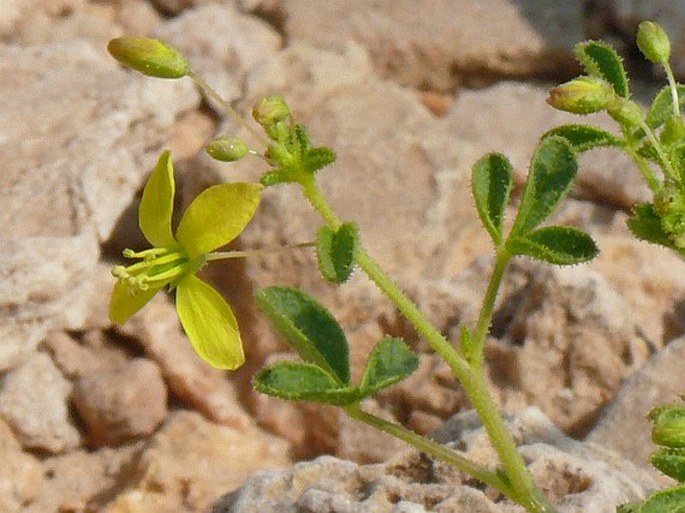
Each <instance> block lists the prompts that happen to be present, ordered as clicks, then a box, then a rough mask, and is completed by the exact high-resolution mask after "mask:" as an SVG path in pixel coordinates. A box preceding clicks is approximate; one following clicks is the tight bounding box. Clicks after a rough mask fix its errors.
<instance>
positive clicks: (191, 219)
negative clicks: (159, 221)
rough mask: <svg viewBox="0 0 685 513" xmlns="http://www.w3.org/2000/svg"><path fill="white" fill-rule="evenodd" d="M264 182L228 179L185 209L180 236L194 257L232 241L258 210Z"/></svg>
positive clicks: (177, 236) (186, 248) (180, 241)
mask: <svg viewBox="0 0 685 513" xmlns="http://www.w3.org/2000/svg"><path fill="white" fill-rule="evenodd" d="M261 195H262V186H261V185H259V184H255V183H225V184H220V185H214V186H212V187H209V188H207V189H205V190H204V191H202V192H201V193H200V194H199V195H198V196H197V197H196V198H195V199H194V200H193V201H192V202H191V203H190V205H188V208H187V209H186V211H185V212H184V213H183V217H182V218H181V221H180V223H179V224H178V229H177V230H176V240H177V241H178V243H179V244H180V245H181V247H183V249H184V250H185V251H186V253H187V254H188V257H189V258H190V259H193V258H195V257H198V256H200V255H203V254H205V253H209V252H210V251H214V250H215V249H217V248H219V247H221V246H223V245H225V244H228V243H229V242H231V241H232V240H233V239H235V238H236V237H237V236H238V235H239V234H240V232H242V231H243V230H244V229H245V226H247V223H249V222H250V220H251V219H252V216H253V215H254V213H255V211H256V210H257V206H258V205H259V200H260V199H261Z"/></svg>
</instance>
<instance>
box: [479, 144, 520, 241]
mask: <svg viewBox="0 0 685 513" xmlns="http://www.w3.org/2000/svg"><path fill="white" fill-rule="evenodd" d="M513 181H514V180H513V177H512V170H511V164H510V163H509V160H507V158H506V157H505V156H504V155H500V154H499V153H491V154H489V155H486V156H485V157H483V158H481V159H480V160H479V161H478V162H476V163H475V164H474V166H473V171H472V174H471V191H472V193H473V199H474V200H475V204H476V210H477V211H478V215H479V216H480V219H481V221H482V223H483V226H485V229H486V230H487V232H488V233H489V234H490V237H491V238H492V241H493V242H494V243H495V245H496V246H499V245H500V244H501V243H502V226H503V222H504V210H505V208H506V206H507V204H508V203H509V195H510V194H511V187H512V184H513Z"/></svg>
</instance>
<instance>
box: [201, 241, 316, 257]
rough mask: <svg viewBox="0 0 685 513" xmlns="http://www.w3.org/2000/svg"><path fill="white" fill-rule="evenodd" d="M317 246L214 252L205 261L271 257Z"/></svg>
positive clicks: (307, 243)
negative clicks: (289, 250) (280, 252)
mask: <svg viewBox="0 0 685 513" xmlns="http://www.w3.org/2000/svg"><path fill="white" fill-rule="evenodd" d="M313 246H316V242H301V243H299V244H289V245H287V246H282V247H280V248H266V249H253V250H248V251H237V250H236V251H213V252H211V253H208V254H207V255H205V261H206V262H211V261H213V260H227V259H230V258H245V257H249V256H259V255H269V254H271V253H278V252H279V251H283V250H286V249H294V248H311V247H313Z"/></svg>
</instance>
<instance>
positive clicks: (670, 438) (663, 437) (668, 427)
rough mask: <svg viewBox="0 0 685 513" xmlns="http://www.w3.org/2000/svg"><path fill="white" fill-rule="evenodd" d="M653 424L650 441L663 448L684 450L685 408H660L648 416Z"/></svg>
mask: <svg viewBox="0 0 685 513" xmlns="http://www.w3.org/2000/svg"><path fill="white" fill-rule="evenodd" d="M650 418H651V420H652V421H653V422H654V426H653V427H652V440H653V441H654V443H655V444H658V445H663V446H665V447H673V448H685V407H678V406H670V407H662V408H660V409H659V411H658V412H657V413H656V414H650Z"/></svg>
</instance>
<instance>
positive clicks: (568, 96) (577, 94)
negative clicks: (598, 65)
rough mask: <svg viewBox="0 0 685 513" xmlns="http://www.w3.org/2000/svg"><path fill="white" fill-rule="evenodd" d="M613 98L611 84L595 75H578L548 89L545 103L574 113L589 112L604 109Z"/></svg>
mask: <svg viewBox="0 0 685 513" xmlns="http://www.w3.org/2000/svg"><path fill="white" fill-rule="evenodd" d="M613 98H614V91H613V89H612V88H611V85H610V84H609V83H608V82H606V81H604V80H602V79H599V78H595V77H578V78H576V79H574V80H571V81H570V82H566V83H565V84H561V85H558V86H557V87H554V88H552V89H550V91H549V97H548V98H547V103H549V104H550V105H551V106H552V107H554V108H555V109H559V110H564V111H566V112H572V113H574V114H591V113H592V112H599V111H601V110H604V109H605V108H606V107H607V105H608V104H609V102H610V101H611V100H613Z"/></svg>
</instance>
